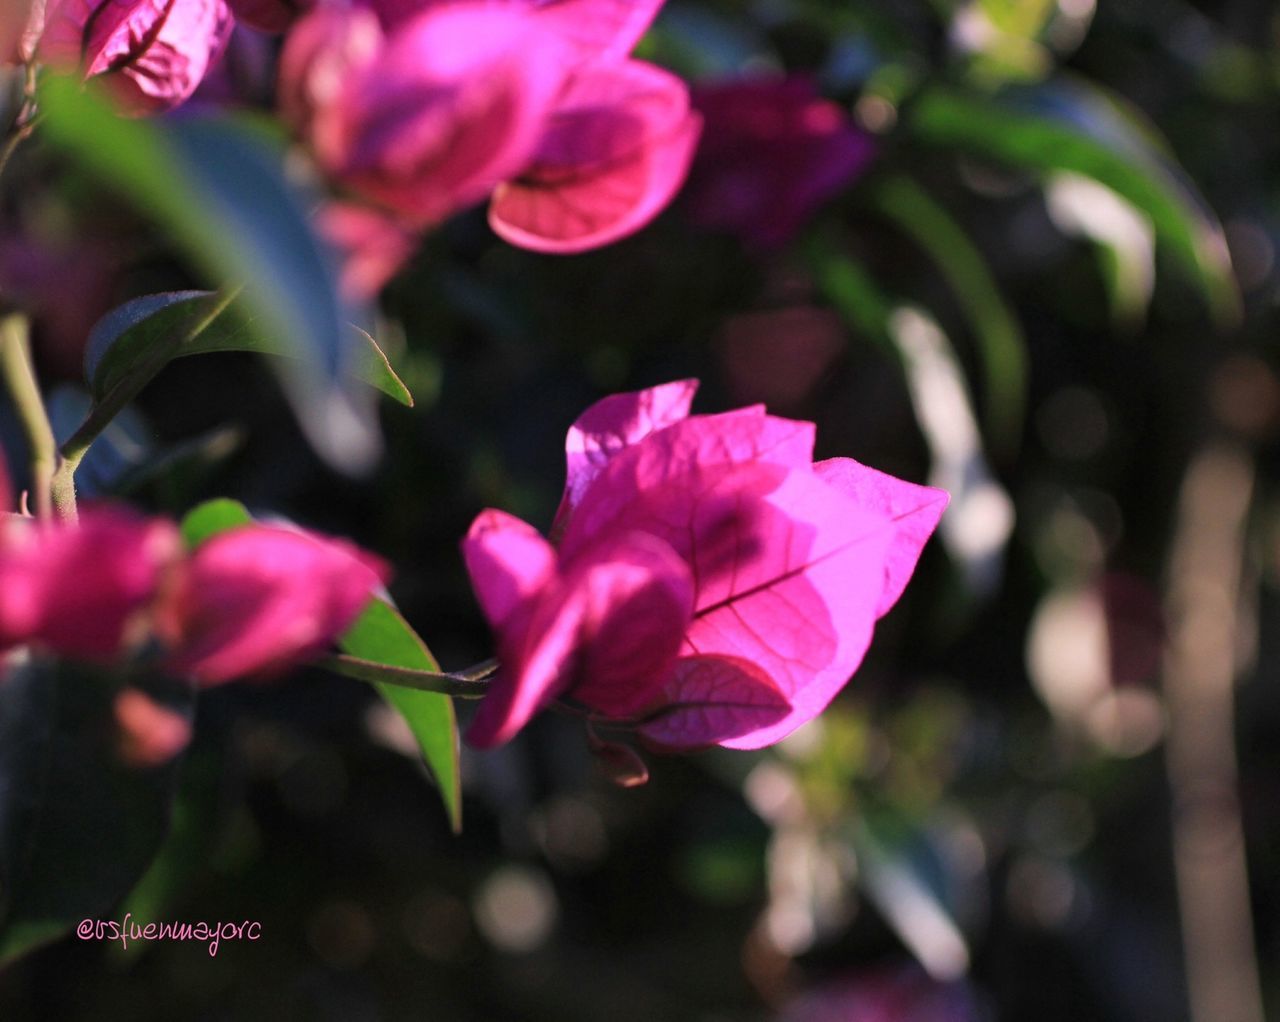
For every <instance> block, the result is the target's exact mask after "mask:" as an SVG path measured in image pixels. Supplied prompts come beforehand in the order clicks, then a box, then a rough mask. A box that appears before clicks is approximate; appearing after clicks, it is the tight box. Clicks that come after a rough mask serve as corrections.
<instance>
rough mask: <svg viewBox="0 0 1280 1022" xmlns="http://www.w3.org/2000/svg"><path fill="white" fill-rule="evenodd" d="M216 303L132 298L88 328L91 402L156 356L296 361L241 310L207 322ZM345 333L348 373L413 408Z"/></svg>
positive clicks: (200, 294) (373, 351) (361, 343)
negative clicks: (223, 354) (231, 354)
mask: <svg viewBox="0 0 1280 1022" xmlns="http://www.w3.org/2000/svg"><path fill="white" fill-rule="evenodd" d="M217 300H218V295H216V294H214V293H212V292H209V291H171V292H168V293H165V294H155V295H145V296H143V297H141V298H135V299H133V300H132V301H129V302H125V304H123V305H121V306H119V307H118V308H116V309H113V310H112V311H111V312H109V313H107V315H106V316H104V317H103V318H102V319H101V320H100V321H99V322H98V324H97V326H95V327H94V328H93V332H92V333H90V335H89V343H88V345H87V347H86V349H85V379H86V380H87V381H88V383H89V387H90V390H91V392H92V394H93V396H94V397H95V398H98V399H101V398H102V397H103V396H105V395H106V394H107V393H109V392H110V390H111V388H112V387H113V386H115V385H116V384H117V383H118V382H119V381H120V380H121V379H122V378H123V377H125V376H126V375H128V374H131V373H133V372H136V371H137V370H138V366H139V365H140V364H141V363H142V362H143V360H147V359H152V357H153V354H154V353H155V352H156V351H157V350H161V351H162V352H163V353H164V354H168V355H170V356H171V357H173V358H178V357H181V356H183V355H203V354H208V353H210V352H219V351H250V352H257V353H258V354H263V355H277V356H283V357H296V353H295V352H294V351H293V349H291V348H289V347H287V346H286V345H284V344H283V343H281V341H280V339H279V336H278V335H275V334H272V333H271V332H269V331H264V330H259V329H256V328H255V321H254V320H253V319H252V318H251V316H250V315H249V313H248V310H247V309H245V308H243V307H242V306H239V305H237V306H232V307H231V308H228V309H225V310H223V311H222V312H221V313H218V314H216V315H213V316H212V317H210V313H211V312H212V311H214V308H215V303H216V302H217ZM195 327H200V329H193V328H195ZM348 330H349V331H351V332H353V333H354V336H355V338H356V345H355V347H356V349H357V353H356V354H355V355H354V356H353V359H352V364H351V366H350V370H351V372H352V373H354V374H355V375H356V376H357V377H358V378H359V379H361V380H363V381H364V382H365V383H368V384H370V385H372V386H374V387H377V388H378V390H380V391H382V392H383V393H384V394H386V395H388V396H389V397H392V398H394V399H395V400H396V401H398V402H400V404H402V405H407V406H409V407H413V396H412V395H411V394H410V393H409V390H408V388H407V387H405V385H404V383H403V381H401V379H400V377H398V376H397V375H396V373H395V370H393V369H392V368H391V363H390V362H388V361H387V356H386V355H384V354H383V352H382V349H381V348H379V347H378V344H377V342H376V341H375V340H374V339H373V338H372V337H371V336H369V334H368V333H366V332H365V331H364V330H361V329H360V328H359V327H355V326H349V327H348ZM174 337H183V338H184V343H183V344H182V345H181V346H179V347H177V348H173V347H172V346H171V344H170V342H171V340H172V338H174ZM163 365H164V362H163V361H160V362H157V363H156V364H154V368H153V371H154V372H159V370H160V369H161V368H163Z"/></svg>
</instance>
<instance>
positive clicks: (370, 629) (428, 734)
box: [338, 600, 462, 833]
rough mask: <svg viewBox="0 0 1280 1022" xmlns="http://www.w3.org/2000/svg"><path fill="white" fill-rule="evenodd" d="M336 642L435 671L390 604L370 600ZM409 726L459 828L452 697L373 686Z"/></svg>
mask: <svg viewBox="0 0 1280 1022" xmlns="http://www.w3.org/2000/svg"><path fill="white" fill-rule="evenodd" d="M338 645H339V646H340V647H341V648H342V650H343V651H344V652H346V653H349V654H351V655H352V656H357V657H361V658H363V659H366V660H375V661H377V662H379V663H383V664H389V665H391V666H394V667H410V668H414V669H417V670H424V671H437V672H438V671H439V670H440V665H439V664H438V663H437V662H436V659H435V657H433V656H432V655H431V651H430V650H428V649H427V646H426V644H425V643H424V642H423V641H422V639H420V638H419V637H418V635H417V633H415V632H414V630H413V629H412V628H410V627H409V624H408V622H406V621H405V619H404V618H402V617H401V616H400V614H399V612H398V611H396V609H395V608H394V607H392V606H391V605H390V604H389V603H386V602H384V601H382V600H374V601H373V602H372V603H371V604H369V606H368V607H367V608H366V609H365V611H364V613H363V614H361V615H360V617H359V619H358V620H357V621H356V623H355V624H354V625H352V626H351V628H350V630H349V631H348V632H347V634H346V635H344V636H343V637H342V639H341V640H340V641H339V643H338ZM374 687H375V688H377V690H378V691H379V692H380V693H381V694H382V697H383V698H384V699H385V700H386V701H387V702H388V703H390V704H391V706H392V707H394V708H395V709H396V710H397V711H398V712H399V713H400V715H401V716H402V717H404V719H405V721H406V722H407V723H408V725H409V728H410V729H411V730H412V731H413V735H414V737H415V738H416V739H417V740H418V746H419V748H420V749H421V750H422V755H423V758H424V759H425V760H426V764H427V768H428V770H430V772H431V774H432V776H433V777H434V778H435V780H436V783H437V784H438V785H439V787H440V794H441V797H442V798H443V799H444V804H445V810H446V811H447V812H448V814H449V823H450V825H451V826H452V827H453V829H454V832H455V833H456V832H458V831H460V830H461V829H462V792H461V788H460V783H461V782H460V775H459V770H458V724H457V719H456V717H455V716H454V712H453V700H452V699H450V698H449V697H448V696H445V695H439V694H437V693H435V692H420V691H416V690H414V689H408V688H402V687H399V686H396V685H381V684H380V685H375V686H374Z"/></svg>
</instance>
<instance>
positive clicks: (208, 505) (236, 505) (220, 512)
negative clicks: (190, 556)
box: [180, 497, 253, 550]
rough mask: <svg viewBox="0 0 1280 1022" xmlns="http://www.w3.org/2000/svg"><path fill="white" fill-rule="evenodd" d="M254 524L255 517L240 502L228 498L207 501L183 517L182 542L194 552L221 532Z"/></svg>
mask: <svg viewBox="0 0 1280 1022" xmlns="http://www.w3.org/2000/svg"><path fill="white" fill-rule="evenodd" d="M252 522H253V516H252V515H251V514H249V512H248V510H247V509H246V508H245V506H244V505H243V504H241V503H240V501H238V500H231V499H230V498H228V497H218V498H217V499H215V500H206V501H205V502H204V503H203V504H200V505H198V506H196V507H193V508H192V509H191V510H190V511H188V512H187V513H186V515H185V516H183V519H182V524H181V526H180V528H181V530H182V541H183V543H185V544H186V546H187V549H188V550H194V549H195V548H196V547H198V546H199V545H200V544H201V543H203V542H204V541H205V540H207V539H210V538H212V537H213V536H216V535H217V534H218V533H220V532H226V531H227V530H228V529H235V528H238V527H239V526H241V525H249V524H251V523H252Z"/></svg>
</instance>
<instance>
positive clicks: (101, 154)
mask: <svg viewBox="0 0 1280 1022" xmlns="http://www.w3.org/2000/svg"><path fill="white" fill-rule="evenodd" d="M40 104H41V110H42V111H43V113H44V120H43V121H42V125H41V131H42V134H43V135H44V137H46V138H48V139H49V140H50V142H51V143H53V144H55V145H57V146H58V147H59V148H61V149H62V150H63V151H64V152H65V153H66V154H67V155H69V156H71V157H72V158H74V159H75V160H77V161H78V162H79V163H80V164H81V165H82V166H83V167H84V168H85V169H86V170H88V171H89V172H90V173H92V174H94V175H95V176H96V177H98V178H99V179H100V180H102V181H103V182H104V183H105V184H107V185H108V186H110V187H112V188H114V189H115V190H116V191H118V192H119V193H121V194H122V195H123V196H124V197H125V198H127V199H129V200H130V201H132V202H133V203H134V205H135V206H136V207H137V208H138V209H139V210H140V211H141V212H143V213H145V214H147V215H149V216H151V217H152V218H153V219H154V220H155V221H156V222H157V223H158V224H159V226H161V227H162V228H163V229H165V230H166V231H167V232H168V233H169V235H170V236H171V237H172V238H173V239H174V241H175V242H177V243H178V244H179V245H180V246H181V247H182V248H183V249H184V250H185V252H186V254H187V256H188V257H189V258H191V260H192V261H193V262H194V263H195V264H196V265H197V266H198V267H199V268H201V269H202V270H203V271H204V272H206V273H207V274H209V275H210V277H211V278H213V279H214V280H216V281H218V282H220V283H222V282H227V283H230V284H232V285H236V284H240V283H243V285H244V298H245V301H246V302H247V303H248V304H249V307H250V309H251V310H252V313H253V315H254V317H255V319H258V320H260V321H261V323H262V325H263V326H262V329H263V332H264V333H267V334H270V335H271V336H273V337H275V338H278V339H279V342H280V344H281V345H282V346H283V347H284V348H286V349H287V350H289V351H291V352H293V353H294V354H296V355H297V356H298V358H297V359H296V360H291V361H288V362H285V363H281V365H282V366H283V382H284V384H285V385H286V393H287V394H288V395H289V397H290V399H291V401H292V403H293V406H294V410H295V412H296V413H297V415H298V417H299V421H300V422H301V423H302V425H303V426H304V428H305V429H306V430H307V432H308V435H309V437H310V438H311V440H312V442H313V443H314V444H315V445H316V448H317V450H318V451H320V453H322V454H324V455H325V456H326V457H328V458H329V459H330V460H331V461H333V462H334V463H335V464H337V465H339V466H340V467H345V468H350V469H355V468H359V467H363V466H367V465H368V464H369V462H370V461H371V459H372V458H373V456H374V455H375V454H376V450H377V446H378V439H377V434H376V428H375V423H374V419H373V409H372V407H371V406H368V405H367V404H365V403H362V400H361V396H360V395H358V394H351V393H348V392H347V391H346V390H344V389H343V388H342V386H341V383H342V380H341V377H340V373H341V372H342V370H343V367H344V365H346V364H347V362H348V360H349V358H350V351H351V347H352V344H353V343H354V342H352V340H351V338H349V337H346V336H344V333H343V330H344V327H343V324H344V323H347V322H358V321H360V320H361V319H362V318H363V315H362V314H361V313H360V312H359V310H354V309H348V308H345V307H344V306H343V305H342V304H341V303H340V301H339V298H338V294H339V289H338V286H337V275H336V271H335V267H334V266H333V265H332V260H331V258H330V257H329V255H328V253H326V252H325V251H324V250H323V249H322V247H321V245H320V243H319V242H318V241H317V239H316V236H315V234H314V232H313V231H312V229H311V227H310V225H309V223H308V219H307V214H306V209H305V206H304V203H303V201H302V199H301V198H300V196H299V195H298V194H297V193H296V191H295V189H294V188H293V187H292V186H291V185H290V184H289V183H288V182H287V181H286V179H285V177H284V172H283V147H282V146H281V145H280V144H279V142H278V141H277V140H275V139H273V138H271V137H270V136H268V134H267V133H266V132H265V131H263V130H261V129H260V128H257V127H253V126H251V125H250V124H249V122H245V121H233V120H230V119H218V118H213V117H195V116H193V117H183V118H171V119H166V120H151V121H142V120H126V119H123V118H120V117H117V116H116V115H115V114H114V112H113V110H112V108H111V106H110V104H109V103H107V102H106V101H105V100H103V99H102V98H100V96H99V95H98V90H97V89H96V87H95V83H94V82H92V81H91V82H89V83H88V85H87V86H83V87H82V86H81V85H79V84H78V83H76V82H75V81H73V80H71V79H67V78H60V77H57V76H50V77H49V78H48V80H47V81H46V82H45V83H44V85H43V86H42V89H41V94H40Z"/></svg>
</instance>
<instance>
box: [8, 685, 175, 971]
mask: <svg viewBox="0 0 1280 1022" xmlns="http://www.w3.org/2000/svg"><path fill="white" fill-rule="evenodd" d="M183 694H184V696H186V697H189V698H191V699H194V697H193V695H192V694H191V693H190V692H189V691H187V690H183ZM113 695H114V690H113V688H112V686H111V685H110V684H109V683H108V682H107V679H105V678H104V677H102V676H100V675H96V674H94V673H92V672H90V671H88V670H87V669H83V668H78V667H73V666H70V665H67V664H56V665H55V664H52V663H47V662H32V663H29V664H25V665H23V666H21V667H19V668H17V669H15V670H13V671H11V672H10V673H9V674H8V676H7V677H6V678H5V680H4V684H3V685H0V961H7V960H10V959H12V958H14V957H16V956H18V955H20V954H22V953H24V952H26V951H28V950H31V949H32V948H33V947H35V946H37V945H39V944H41V943H44V942H47V941H48V940H51V939H53V938H54V937H56V936H59V935H60V934H62V933H65V932H66V931H67V930H69V929H70V928H71V927H73V926H75V925H76V924H77V923H79V922H80V921H81V920H83V919H86V918H89V919H96V918H103V917H104V916H106V915H107V914H108V913H109V912H110V910H111V909H112V907H113V906H114V904H115V903H116V902H117V901H118V900H119V899H120V898H121V897H123V896H124V894H125V893H126V892H127V891H128V890H129V888H130V887H131V886H132V885H133V884H134V883H135V882H136V881H137V879H138V878H139V877H140V876H141V875H142V874H143V872H144V871H145V870H146V868H147V865H148V864H149V863H150V861H151V859H152V857H153V856H154V855H155V853H156V850H157V849H158V848H159V847H160V844H161V842H162V841H163V839H164V836H165V833H166V831H167V829H168V826H169V813H170V807H171V804H172V800H173V794H174V786H175V776H176V767H175V765H174V764H173V763H171V764H168V765H166V766H164V767H157V768H145V769H144V768H136V767H131V766H128V765H126V764H125V763H123V762H122V761H121V759H120V757H119V755H118V754H117V750H116V737H117V736H116V729H115V726H114V723H113V717H112V699H113ZM191 705H192V704H191V703H190V702H188V703H187V704H186V707H185V709H186V710H187V711H188V712H189V711H190V707H191Z"/></svg>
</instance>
